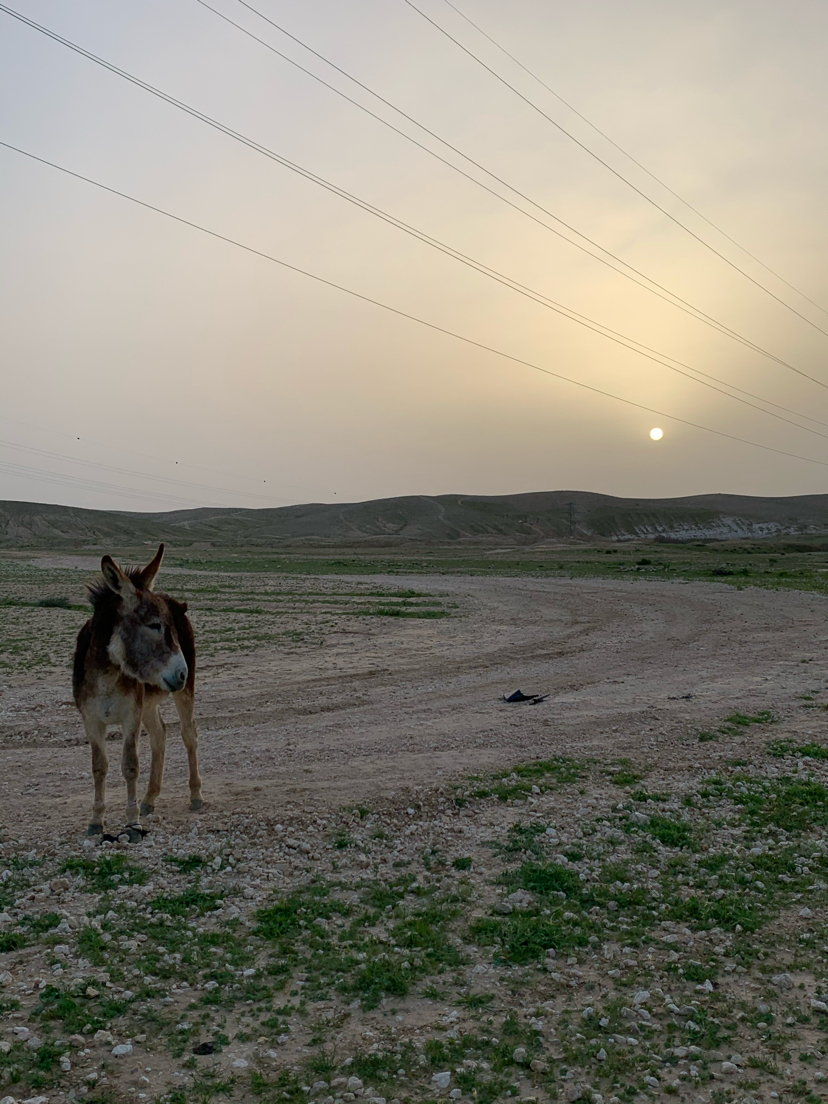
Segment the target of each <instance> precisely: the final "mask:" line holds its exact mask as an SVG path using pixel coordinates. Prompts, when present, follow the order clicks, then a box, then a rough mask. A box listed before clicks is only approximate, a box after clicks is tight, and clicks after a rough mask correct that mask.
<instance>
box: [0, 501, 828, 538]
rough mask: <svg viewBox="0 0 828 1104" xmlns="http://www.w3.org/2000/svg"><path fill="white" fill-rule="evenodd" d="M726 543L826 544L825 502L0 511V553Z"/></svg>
mask: <svg viewBox="0 0 828 1104" xmlns="http://www.w3.org/2000/svg"><path fill="white" fill-rule="evenodd" d="M570 503H572V507H571V513H572V519H573V522H574V536H575V537H577V538H580V539H582V540H590V539H593V540H594V539H603V540H629V539H634V538H645V539H646V538H648V537H649V538H656V537H662V538H667V539H678V540H682V539H684V540H692V539H716V538H719V539H722V538H724V539H727V538H730V539H733V538H740V537H767V536H784V535H797V534H817V535H819V534H828V494H826V495H799V496H796V497H789V498H750V497H746V496H740V495H722V494H714V495H694V496H691V497H688V498H667V499H644V498H640V499H625V498H614V497H612V496H611V495H601V494H592V493H590V492H586V491H540V492H536V493H531V494H516V495H493V496H482V495H437V496H434V497H432V496H428V495H412V496H408V497H404V498H385V499H377V500H375V501H372V502H353V503H342V504H339V503H337V504H325V503H310V504H307V505H302V506H285V507H281V508H279V509H267V510H245V509H237V508H226V509H219V508H206V509H197V510H173V511H169V512H167V511H165V512H159V513H138V512H131V511H115V510H81V509H77V508H75V507H71V506H54V505H48V504H43V503H35V502H0V547H3V548H9V549H11V548H44V547H50V548H51V547H60V546H66V547H68V546H72V547H89V548H98V547H101V546H102V545H107V544H135V543H139V544H140V543H144V542H154V541H159V540H165V541H170V542H173V543H174V544H176V545H178V546H179V547H182V546H188V545H193V544H208V545H226V546H229V545H238V544H249V545H269V544H272V543H274V542H283V541H332V542H340V543H341V542H352V541H367V540H372V539H373V540H377V539H384V540H426V541H472V542H474V541H491V540H497V541H506V542H507V543H508V542H514V543H516V544H526V543H533V542H535V541H541V540H550V539H552V540H554V539H561V538H565V537H567V536H569V532H570V505H569V504H570Z"/></svg>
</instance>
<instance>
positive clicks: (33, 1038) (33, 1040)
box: [26, 1035, 43, 1050]
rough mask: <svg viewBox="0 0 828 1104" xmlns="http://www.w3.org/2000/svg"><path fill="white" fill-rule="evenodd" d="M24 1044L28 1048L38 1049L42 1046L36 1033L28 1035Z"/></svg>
mask: <svg viewBox="0 0 828 1104" xmlns="http://www.w3.org/2000/svg"><path fill="white" fill-rule="evenodd" d="M26 1046H27V1047H28V1048H29V1050H40V1048H41V1047H42V1046H43V1043H42V1042H41V1040H40V1039H38V1037H37V1035H30V1036H29V1038H28V1039H27V1040H26Z"/></svg>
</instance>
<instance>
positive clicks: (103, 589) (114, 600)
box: [86, 566, 142, 613]
mask: <svg viewBox="0 0 828 1104" xmlns="http://www.w3.org/2000/svg"><path fill="white" fill-rule="evenodd" d="M121 570H122V571H123V573H124V575H126V577H127V578H128V579H129V581H130V582H131V583H135V584H136V585H137V584H139V583H140V581H141V580H140V576H141V571H142V568H140V567H132V566H130V567H122V568H121ZM86 589H87V592H88V594H89V602H90V604H91V606H92V609H93V610H94V611H95V613H102V612H103V611H104V610H106V609H107V607H108V606H111V607H112V610H113V611H114V609H115V607H116V605H117V604H118V602H119V601H120V598H119V597H118V595H117V594H116V593H115V591H114V590H110V589H109V587H108V586H107V585H106V582H105V581H104V578H103V576H101V577H100V578H99V579H96V580H95V582H94V583H87V584H86Z"/></svg>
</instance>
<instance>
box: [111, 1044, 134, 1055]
mask: <svg viewBox="0 0 828 1104" xmlns="http://www.w3.org/2000/svg"><path fill="white" fill-rule="evenodd" d="M128 1054H132V1043H118V1045H117V1046H115V1047H113V1048H112V1056H113V1058H126V1056H127V1055H128Z"/></svg>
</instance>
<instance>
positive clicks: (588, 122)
mask: <svg viewBox="0 0 828 1104" xmlns="http://www.w3.org/2000/svg"><path fill="white" fill-rule="evenodd" d="M199 2H201V0H199ZM240 2H241V0H240ZM444 2H445V3H446V4H448V6H449V7H450V8H451V9H452V10H453V11H455V12H457V14H458V15H459V16H460V18H461V19H465V21H466V22H467V23H468V24H470V26H472V27H474V29H475V30H476V31H477V32H478V34H481V35H483V37H484V38H485V39H488V41H489V42H491V44H492V45H493V46H494V47H496V49H498V50H500V52H501V53H502V54H505V55H506V57H507V58H509V60H510V61H513V62H514V63H515V65H517V66H518V67H519V68H520V69H522V70H523V71H524V73H528V74H529V76H530V77H531V78H532V80H535V81H537V82H538V84H540V85H541V86H542V87H543V88H545V89H546V91H547V92H549V93H551V94H552V95H553V96H554V97H555V99H556V100H559V101H560V103H562V104H563V105H564V107H567V108H569V110H570V111H571V112H572V113H573V114H574V115H577V116H578V118H579V119H581V120H582V121H583V122H585V123H586V125H587V126H588V127H590V128H591V129H592V130H594V131H595V133H596V134H600V135H601V137H602V138H603V139H604V141H605V142H609V144H610V145H611V146H614V147H615V149H617V150H618V152H619V153H623V154H624V156H625V157H626V158H627V159H628V160H630V161H632V163H633V164H634V165H635V166H636V167H637V168H639V169H641V171H642V172H643V173H646V174H647V176H649V177H650V179H651V180H654V181H655V182H656V184H659V185H660V186H661V187H662V188H664V190H665V191H666V192H669V193H670V195H671V196H675V198H676V199H677V200H679V202H680V203H683V204H684V206H685V207H687V208H688V210H690V211H692V212H693V214H694V215H698V217H699V218H700V219H702V220H703V221H704V222H706V223H707V225H708V226H712V227H713V229H714V230H715V231H716V232H717V233H718V234H721V235H722V237H723V238H727V240H728V241H729V242H731V244H733V245H735V246H736V248H737V249H741V251H742V252H743V253H744V254H745V255H746V256H747V257H750V259H751V260H752V261H756V263H757V264H758V265H761V266H762V268H764V269H765V271H767V272H769V273H770V274H771V276H775V277H776V279H777V280H779V281H780V283H783V284H785V285H786V286H787V287H789V288H790V289H791V291H795V292H796V294H797V295H801V296H802V298H803V299H804V300H805V301H806V302H808V303H810V304H811V306H813V307H816V308H817V310H821V311H822V313H823V314H828V310H826V309H825V307H823V306H821V305H820V304H819V303H817V302H816V300H815V299H811V298H810V297H809V296H807V295H806V294H805V292H804V291H800V290H799V288H798V287H796V286H795V285H794V284H792V283H791V282H790V281H789V280H786V279H785V277H784V276H780V275H779V273H778V272H776V271H775V270H774V269H772V268H771V267H770V265H767V264H765V262H764V261H763V260H761V258H759V257H757V256H756V254H755V253H751V251H750V250H749V249H746V248H745V246H743V245H742V244H741V243H740V242H737V241H736V239H735V238H732V237H731V236H730V234H728V233H727V232H726V231H725V230H722V228H721V226H718V225H717V224H716V223H715V222H713V221H712V219H709V218H708V217H707V215H705V214H702V212H701V211H700V210H699V209H698V208H697V207H694V206H693V204H692V203H690V202H689V200H686V199H685V198H684V196H681V195H679V193H678V192H676V191H674V190H673V188H671V187H670V185H669V184H665V183H664V181H663V180H662V179H661V177H659V176H656V174H655V173H654V172H652V171H651V170H650V169H648V168H647V166H646V165H642V164H641V162H640V161H638V160H637V159H636V158H635V157H633V155H632V154H631V153H630V152H629V150H626V149H624V147H623V146H620V145H619V144H618V143H617V142H616V141H614V140H613V139H612V138H610V136H609V135H608V134H607V133H606V131H604V130H601V128H600V127H598V126H596V125H595V123H593V122H592V120H591V119H588V118H587V117H586V115H584V114H583V112H581V111H579V110H578V109H577V107H574V106H573V105H572V104H571V103H570V102H569V100H565V99H564V97H563V96H562V95H561V94H560V92H556V91H555V89H554V88H551V87H550V86H549V85H548V84H547V83H546V81H545V80H543V79H542V78H541V77H539V76H538V75H537V73H535V72H533V71H532V70H531V69H530V68H529V67H528V66H526V65H524V64H523V62H522V61H520V60H519V59H518V58H516V57H515V55H514V54H511V53H509V51H508V50H507V49H506V47H505V46H503V45H502V44H501V43H500V42H498V41H497V39H495V38H492V36H491V35H490V34H488V33H487V32H486V31H484V30H483V28H482V27H481V26H480V25H479V24H478V23H475V22H474V20H473V19H470V18H469V16H468V15H466V13H465V12H463V11H461V10H460V8H458V7H457V5H456V4H453V3H452V0H444Z"/></svg>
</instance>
